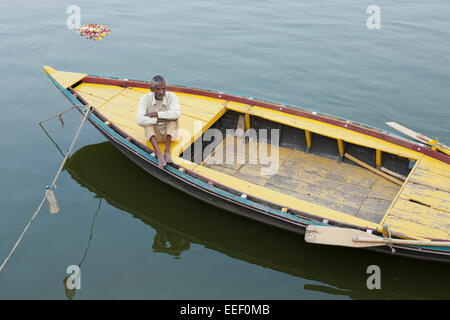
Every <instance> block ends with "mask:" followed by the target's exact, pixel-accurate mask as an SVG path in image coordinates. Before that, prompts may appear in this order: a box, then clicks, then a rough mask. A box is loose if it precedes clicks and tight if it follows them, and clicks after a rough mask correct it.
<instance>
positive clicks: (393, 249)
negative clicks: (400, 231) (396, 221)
mask: <svg viewBox="0 0 450 320" xmlns="http://www.w3.org/2000/svg"><path fill="white" fill-rule="evenodd" d="M384 228H386V230H387V233H388V235H389V237H388V242H389V243H388V246H389V248H391V250H392V253H395V248H394V244H393V242H392V235H391V229H390V228H389V227H388V226H383V229H384Z"/></svg>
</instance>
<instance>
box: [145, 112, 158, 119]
mask: <svg viewBox="0 0 450 320" xmlns="http://www.w3.org/2000/svg"><path fill="white" fill-rule="evenodd" d="M145 116H146V117H150V118H158V112H149V113H146V114H145Z"/></svg>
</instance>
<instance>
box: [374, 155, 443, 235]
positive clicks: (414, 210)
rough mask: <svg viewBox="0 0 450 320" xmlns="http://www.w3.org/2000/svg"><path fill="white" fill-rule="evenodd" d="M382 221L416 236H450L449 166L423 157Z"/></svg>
mask: <svg viewBox="0 0 450 320" xmlns="http://www.w3.org/2000/svg"><path fill="white" fill-rule="evenodd" d="M382 223H383V224H386V225H388V226H389V227H390V228H392V229H393V230H396V231H398V232H401V233H403V234H408V235H411V236H414V237H417V238H434V239H448V240H450V166H449V165H446V164H444V163H442V162H440V161H436V160H434V159H431V158H429V157H426V156H424V157H423V158H422V159H420V160H419V161H418V163H417V164H416V166H415V167H414V169H413V170H412V171H411V173H410V175H409V177H408V179H407V180H406V181H405V183H404V184H403V186H402V188H401V190H400V192H399V193H398V194H397V196H396V198H395V201H394V202H393V203H392V205H391V206H390V208H389V210H388V212H387V213H386V216H385V217H384V218H383V221H382Z"/></svg>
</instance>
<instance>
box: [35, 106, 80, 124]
mask: <svg viewBox="0 0 450 320" xmlns="http://www.w3.org/2000/svg"><path fill="white" fill-rule="evenodd" d="M77 107H84V106H83V105H75V106H72V107H70V108H69V109H67V110H64V111H62V112H60V113H58V114H55V115H54V116H53V117H50V118H48V119H47V120H42V121H40V122H39V124H41V123H44V122H47V121H49V120H52V119H54V118H56V117H61V116H62V115H63V114H64V113H66V112H69V111H70V110H72V109H73V108H77Z"/></svg>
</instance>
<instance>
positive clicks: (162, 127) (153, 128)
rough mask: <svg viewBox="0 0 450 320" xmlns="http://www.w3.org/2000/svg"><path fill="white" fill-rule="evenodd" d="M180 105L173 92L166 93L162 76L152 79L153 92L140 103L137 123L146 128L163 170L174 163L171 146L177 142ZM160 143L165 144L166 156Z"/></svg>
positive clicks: (142, 98) (146, 133)
mask: <svg viewBox="0 0 450 320" xmlns="http://www.w3.org/2000/svg"><path fill="white" fill-rule="evenodd" d="M180 115H181V112H180V104H179V103H178V98H177V96H176V95H175V93H173V92H169V91H166V80H164V78H163V77H162V76H159V75H158V76H155V77H153V79H152V85H151V92H149V93H147V94H145V95H143V96H142V97H141V100H140V102H139V109H138V113H137V118H136V122H137V124H138V125H140V126H142V127H144V129H145V135H146V137H147V139H148V140H149V141H150V143H151V144H152V146H153V149H154V150H155V153H156V156H157V157H158V165H159V167H160V168H163V167H164V166H165V165H166V164H167V163H173V161H172V158H171V156H170V144H171V142H172V140H176V137H175V134H176V130H177V129H178V118H179V117H180ZM158 142H165V143H166V147H165V150H164V156H163V155H162V153H161V150H160V149H159V146H158Z"/></svg>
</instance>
